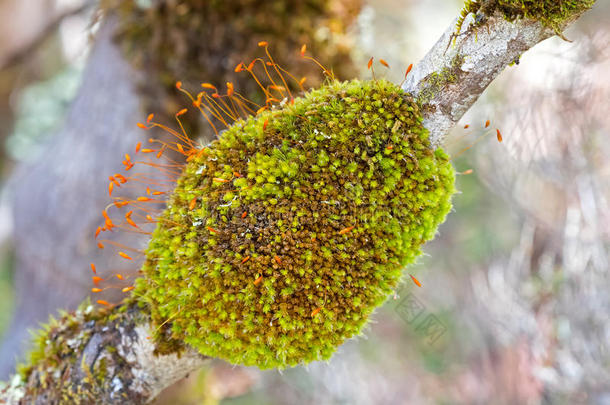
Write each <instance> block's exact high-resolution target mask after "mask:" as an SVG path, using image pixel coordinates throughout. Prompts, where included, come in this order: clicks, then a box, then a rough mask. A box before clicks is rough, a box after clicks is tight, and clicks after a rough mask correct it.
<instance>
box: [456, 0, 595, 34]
mask: <svg viewBox="0 0 610 405" xmlns="http://www.w3.org/2000/svg"><path fill="white" fill-rule="evenodd" d="M593 4H595V0H467V1H466V2H465V4H464V8H463V10H462V14H461V17H460V19H459V21H458V30H457V31H458V32H459V30H460V28H461V25H462V22H463V21H464V18H465V17H466V16H467V15H468V14H470V13H477V12H481V13H482V14H483V15H486V16H489V15H492V14H493V13H494V12H495V11H496V10H497V11H500V12H501V13H502V14H503V15H504V17H505V18H506V19H507V20H509V21H515V20H517V19H520V18H527V19H532V20H537V21H540V22H541V23H542V24H544V25H545V26H547V27H551V28H553V29H554V30H555V31H556V32H558V33H559V32H560V31H561V27H562V26H563V24H565V23H566V22H568V21H569V20H571V19H573V18H574V17H576V16H578V15H580V14H581V13H583V12H585V11H586V10H588V9H590V8H591V7H593Z"/></svg>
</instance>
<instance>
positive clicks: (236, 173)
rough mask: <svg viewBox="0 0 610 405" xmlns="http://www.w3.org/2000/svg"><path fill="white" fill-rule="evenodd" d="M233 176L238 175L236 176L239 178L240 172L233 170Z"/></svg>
mask: <svg viewBox="0 0 610 405" xmlns="http://www.w3.org/2000/svg"><path fill="white" fill-rule="evenodd" d="M233 176H235V177H238V178H239V177H241V174H239V173H238V172H233Z"/></svg>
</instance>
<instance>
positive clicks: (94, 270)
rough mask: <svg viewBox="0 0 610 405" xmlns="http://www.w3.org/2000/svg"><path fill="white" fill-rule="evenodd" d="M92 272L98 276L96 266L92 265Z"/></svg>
mask: <svg viewBox="0 0 610 405" xmlns="http://www.w3.org/2000/svg"><path fill="white" fill-rule="evenodd" d="M91 271H92V272H93V274H97V269H96V268H95V264H93V263H91Z"/></svg>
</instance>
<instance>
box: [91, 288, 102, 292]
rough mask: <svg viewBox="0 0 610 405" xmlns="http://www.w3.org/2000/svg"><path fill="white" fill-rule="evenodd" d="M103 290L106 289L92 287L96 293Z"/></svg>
mask: <svg viewBox="0 0 610 405" xmlns="http://www.w3.org/2000/svg"><path fill="white" fill-rule="evenodd" d="M102 291H104V290H102V289H101V288H97V287H94V288H92V289H91V292H94V293H98V292H102Z"/></svg>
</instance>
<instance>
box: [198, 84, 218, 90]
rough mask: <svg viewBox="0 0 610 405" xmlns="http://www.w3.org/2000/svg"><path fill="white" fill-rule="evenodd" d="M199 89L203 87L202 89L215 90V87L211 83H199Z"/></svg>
mask: <svg viewBox="0 0 610 405" xmlns="http://www.w3.org/2000/svg"><path fill="white" fill-rule="evenodd" d="M201 87H203V88H204V89H212V90H216V86H214V85H213V84H211V83H201Z"/></svg>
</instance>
